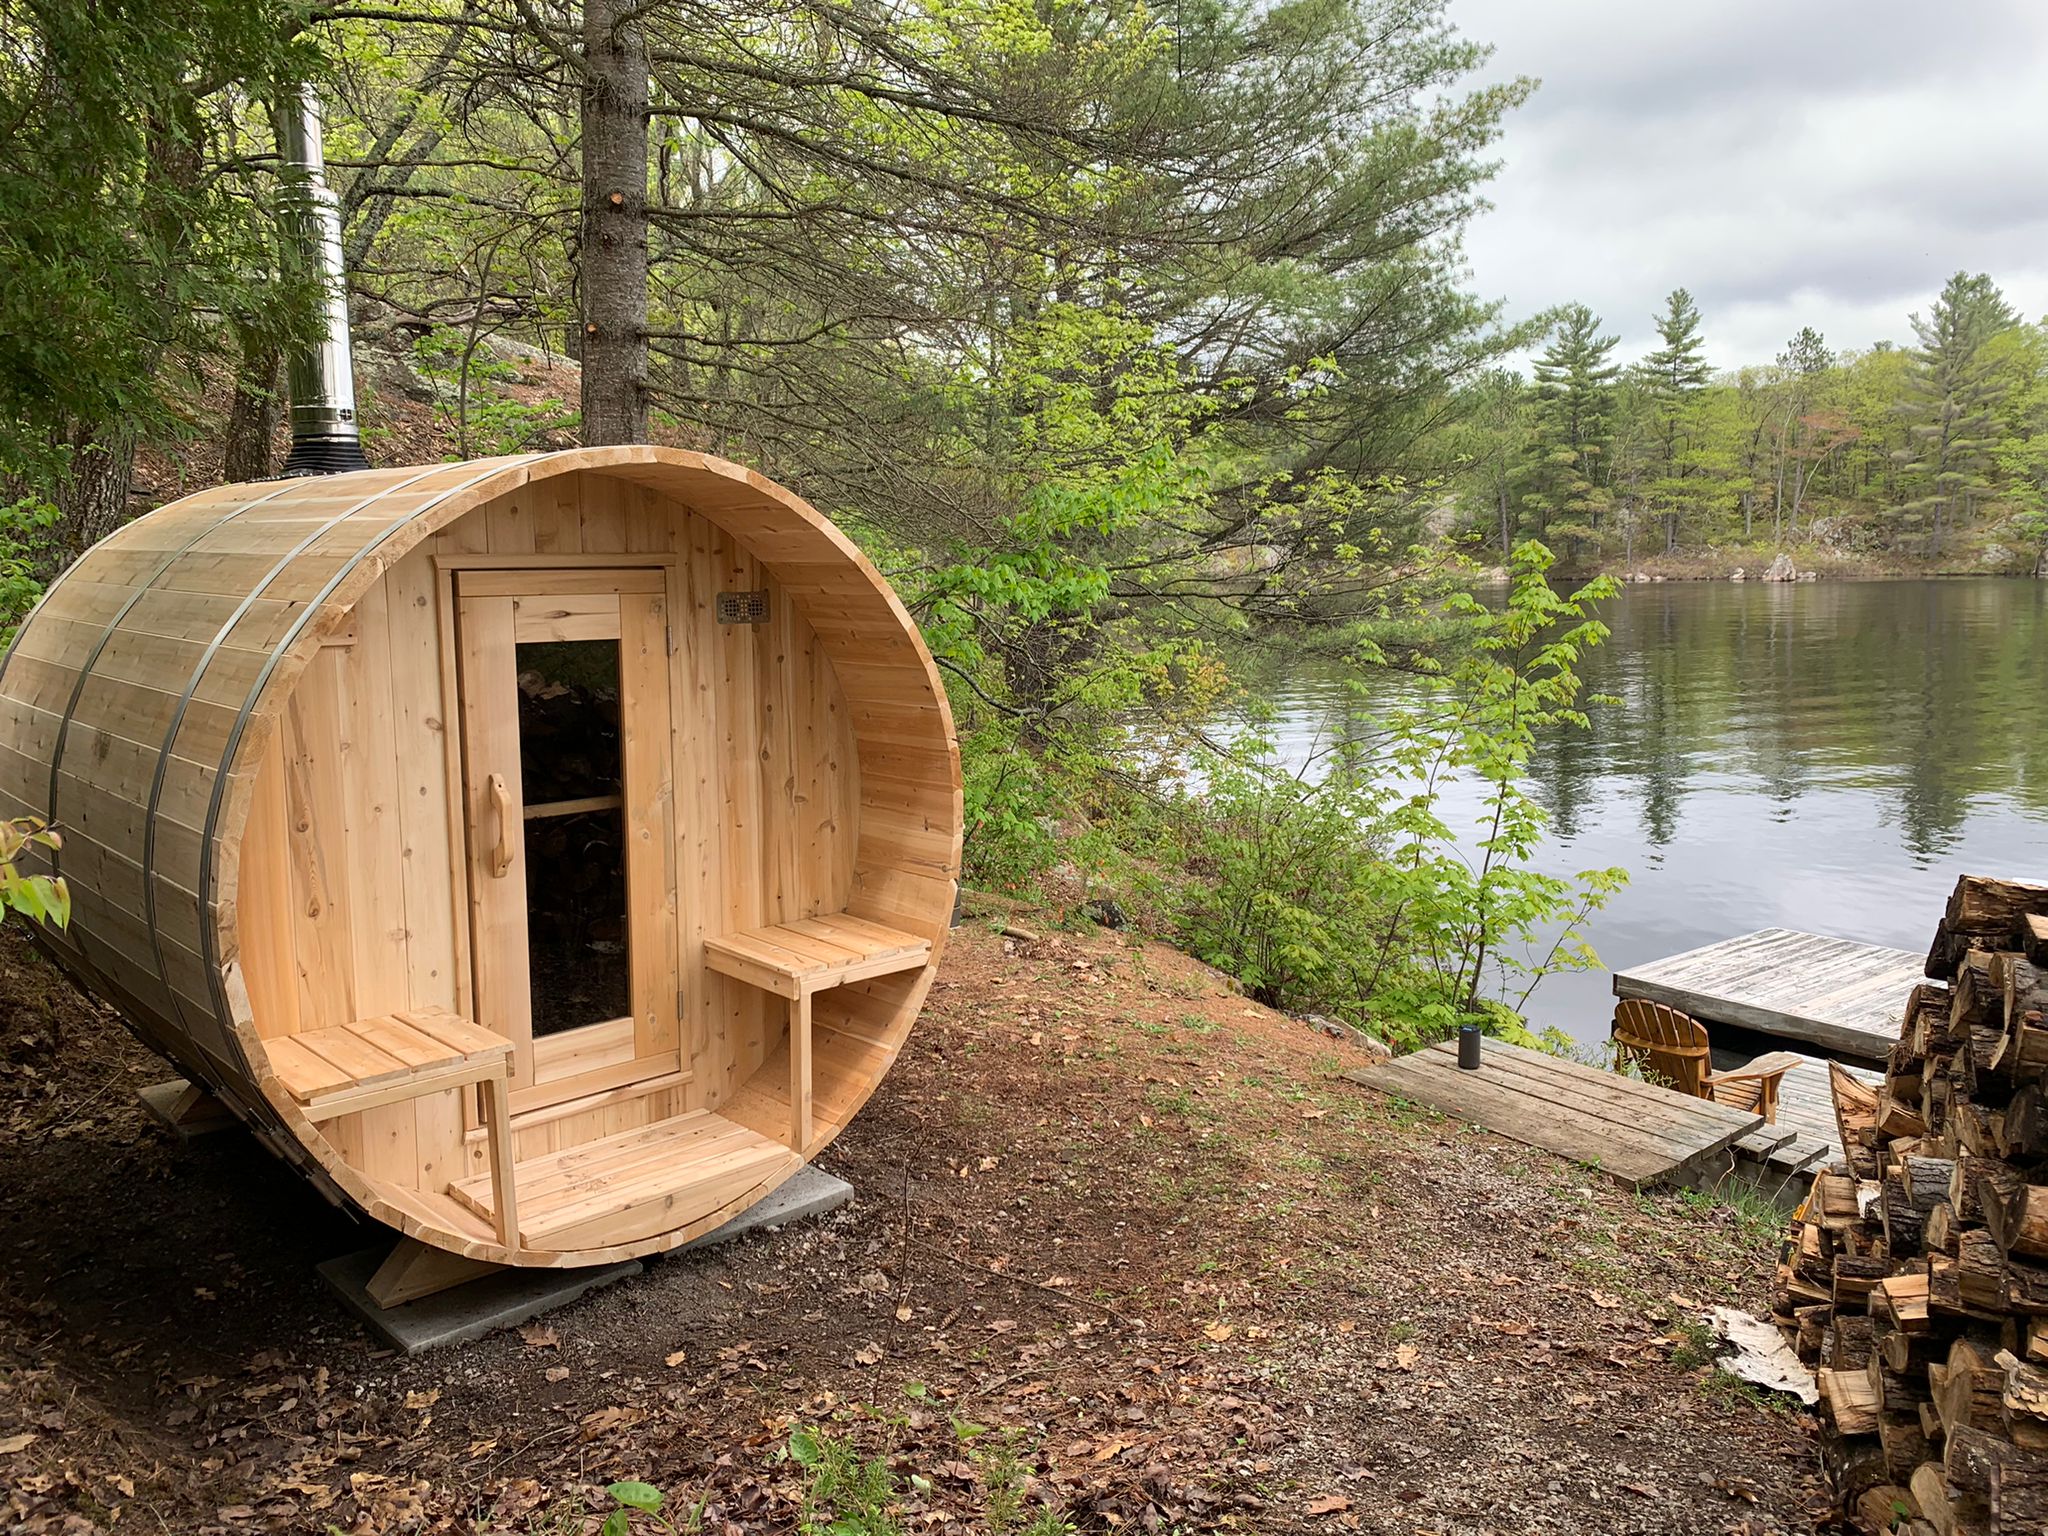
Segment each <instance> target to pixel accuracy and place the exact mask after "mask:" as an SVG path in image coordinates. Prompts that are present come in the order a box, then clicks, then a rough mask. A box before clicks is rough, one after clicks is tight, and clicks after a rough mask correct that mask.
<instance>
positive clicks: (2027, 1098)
mask: <svg viewBox="0 0 2048 1536" xmlns="http://www.w3.org/2000/svg"><path fill="white" fill-rule="evenodd" d="M2043 1154H2048V1093H2044V1092H2043V1090H2042V1088H2041V1085H2040V1084H2039V1083H2028V1084H2026V1085H2024V1086H2023V1087H2021V1088H2020V1089H2019V1090H2018V1091H2017V1092H2015V1093H2014V1094H2013V1096H2012V1102H2011V1103H2010V1104H2008V1105H2006V1107H2005V1114H2004V1115H2003V1116H2002V1117H2001V1118H2000V1121H1999V1125H1998V1155H1999V1156H2000V1157H2005V1158H2016V1159H2022V1160H2032V1159H2036V1158H2039V1157H2041V1156H2042V1155H2043Z"/></svg>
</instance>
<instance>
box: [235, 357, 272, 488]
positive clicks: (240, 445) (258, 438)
mask: <svg viewBox="0 0 2048 1536" xmlns="http://www.w3.org/2000/svg"><path fill="white" fill-rule="evenodd" d="M281 361H282V358H281V356H280V353H279V350H278V347H277V345H276V344H275V343H274V342H258V341H254V340H245V341H244V342H243V344H242V363H241V366H240V367H239V368H238V369H236V370H235V396H234V399H233V401H232V402H231V403H230V404H229V406H228V430H227V441H226V443H225V444H224V447H225V450H226V451H225V454H224V455H223V458H222V461H221V478H222V479H224V480H230V481H234V480H268V479H269V478H270V477H271V476H272V475H274V474H275V473H277V469H276V466H275V465H274V464H273V463H272V459H273V458H274V454H273V452H272V444H274V443H275V442H276V440H277V419H278V416H279V414H280V413H281V410H282V407H283V403H284V401H283V396H282V395H280V394H279V393H278V388H277V370H278V364H279V363H280V362H281Z"/></svg>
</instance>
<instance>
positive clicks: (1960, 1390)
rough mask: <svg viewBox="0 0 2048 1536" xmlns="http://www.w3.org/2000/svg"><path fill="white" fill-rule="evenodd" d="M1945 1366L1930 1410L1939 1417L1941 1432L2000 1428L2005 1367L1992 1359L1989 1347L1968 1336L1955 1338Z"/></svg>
mask: <svg viewBox="0 0 2048 1536" xmlns="http://www.w3.org/2000/svg"><path fill="white" fill-rule="evenodd" d="M1945 1366H1946V1368H1945V1370H1944V1371H1943V1373H1942V1376H1941V1384H1940V1386H1938V1387H1936V1388H1935V1389H1934V1392H1933V1398H1934V1411H1935V1412H1936V1413H1937V1414H1938V1415H1940V1417H1941V1427H1942V1430H1943V1432H1944V1434H1945V1435H1947V1436H1953V1435H1954V1434H1955V1432H1956V1431H1957V1430H1958V1429H1983V1430H1989V1431H1997V1432H2002V1429H2003V1426H2004V1423H2005V1370H2004V1368H2003V1367H2002V1366H2000V1365H1998V1364H1997V1363H1996V1362H1995V1361H1994V1359H1993V1358H1992V1353H1991V1351H1989V1350H1987V1349H1985V1348H1983V1347H1982V1346H1981V1345H1978V1344H1974V1343H1972V1342H1971V1341H1970V1340H1968V1339H1957V1340H1956V1341H1955V1344H1954V1345H1953V1346H1952V1347H1951V1348H1950V1350H1949V1352H1948V1360H1947V1361H1946V1362H1945ZM1930 1379H1932V1377H1931V1373H1930Z"/></svg>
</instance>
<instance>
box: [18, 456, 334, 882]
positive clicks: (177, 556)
mask: <svg viewBox="0 0 2048 1536" xmlns="http://www.w3.org/2000/svg"><path fill="white" fill-rule="evenodd" d="M305 483H306V482H305V481H303V480H287V481H285V482H284V483H283V484H282V485H280V486H279V487H278V488H277V489H276V490H274V491H272V492H270V493H269V494H268V495H265V496H257V497H254V498H253V499H251V500H249V501H245V502H243V503H242V504H241V505H240V506H239V507H236V508H235V509H234V510H233V511H232V512H230V513H228V514H227V515H226V516H224V517H220V518H216V519H215V520H214V521H212V522H210V523H208V524H207V525H206V526H205V527H204V528H202V529H200V530H199V531H198V532H197V533H195V534H193V535H192V537H191V538H189V539H187V540H186V541H185V542H184V543H183V544H180V545H179V546H178V547H177V548H176V549H174V550H171V551H170V552H169V553H167V554H166V555H165V556H164V557H163V559H161V560H159V561H158V562H157V564H156V569H154V570H153V571H151V572H150V573H149V574H148V575H147V576H145V577H144V578H143V580H142V585H141V586H139V587H137V588H136V589H135V590H134V591H133V592H131V593H129V594H128V600H127V601H126V602H125V603H123V604H122V605H121V609H120V611H119V612H118V613H116V614H115V615H114V616H113V617H112V618H111V619H109V620H107V627H106V628H105V629H103V630H101V631H100V637H99V639H98V640H96V641H95V642H94V643H93V648H92V654H91V655H89V656H87V657H86V658H85V665H84V666H83V667H81V668H80V669H79V672H78V681H77V682H75V683H73V684H72V686H71V697H70V698H68V699H66V700H65V701H64V717H63V718H62V719H61V720H59V721H58V722H57V744H56V746H55V747H54V748H52V749H51V752H50V793H49V802H50V804H49V816H48V818H47V819H48V821H49V823H50V825H51V826H53V827H54V826H56V825H57V775H58V773H59V772H60V771H61V770H62V768H63V766H64V745H65V743H66V742H67V741H69V740H70V737H71V719H72V716H73V715H75V714H76V713H77V712H78V701H79V700H80V699H82V698H84V697H85V685H86V684H87V683H88V682H89V681H90V680H91V678H92V669H93V668H94V667H96V666H98V665H99V660H100V657H101V656H102V655H104V654H105V653H106V649H107V647H108V646H109V645H110V644H112V643H113V639H114V634H115V631H117V630H118V629H120V627H121V621H122V620H123V619H125V618H127V617H128V615H129V614H131V613H133V612H134V611H135V605H136V604H137V603H139V602H141V601H142V599H143V598H144V597H145V596H147V595H148V594H149V593H150V592H152V591H154V590H155V589H156V583H157V578H158V577H160V576H162V575H163V573H164V572H165V571H168V570H169V569H170V568H171V567H172V566H173V565H175V564H176V563H177V562H178V561H180V560H182V559H184V558H185V556H186V555H188V554H190V553H191V552H192V550H193V548H194V546H196V545H197V544H198V543H199V542H200V541H201V540H202V539H205V538H208V537H210V536H211V535H213V534H215V533H217V532H219V531H220V530H221V529H223V528H225V527H226V526H227V525H228V524H229V523H232V522H233V521H234V520H235V519H236V518H238V517H240V516H241V515H242V514H243V513H244V512H247V511H248V510H249V509H250V508H252V507H260V506H262V505H263V504H264V503H265V502H268V501H275V500H277V498H278V497H280V496H283V495H285V494H286V493H288V492H290V491H295V490H297V489H299V487H301V486H303V485H304V484H305ZM84 559H85V556H83V555H81V556H79V558H78V559H77V560H74V561H72V563H71V564H70V565H69V566H67V567H66V568H65V571H64V574H65V575H66V576H69V575H70V574H71V573H72V572H73V571H75V570H77V569H78V567H79V566H80V565H81V564H82V563H83V562H84ZM60 579H61V578H60ZM56 590H57V588H56V585H55V584H53V585H52V586H51V588H50V591H52V592H54V591H56ZM44 595H45V597H46V598H47V596H48V594H47V593H46V594H44ZM37 606H38V607H39V608H40V607H41V604H38V605H37ZM30 617H31V618H33V615H31V616H30ZM27 628H28V624H27V623H26V622H24V623H23V625H22V629H23V630H24V631H25V630H27ZM7 658H8V660H9V661H11V660H13V659H14V653H13V651H12V650H11V649H10V650H9V651H8V653H7ZM4 673H5V663H0V676H4ZM63 856H64V853H63V849H61V848H52V849H51V850H50V873H51V874H53V875H55V874H60V873H62V867H61V866H62V860H63Z"/></svg>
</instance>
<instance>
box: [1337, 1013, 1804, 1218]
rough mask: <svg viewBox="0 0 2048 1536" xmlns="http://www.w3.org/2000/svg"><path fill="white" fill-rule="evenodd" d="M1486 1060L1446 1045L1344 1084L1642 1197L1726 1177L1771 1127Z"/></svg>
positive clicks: (1568, 1074) (1667, 1095)
mask: <svg viewBox="0 0 2048 1536" xmlns="http://www.w3.org/2000/svg"><path fill="white" fill-rule="evenodd" d="M1482 1052H1483V1054H1482V1057H1481V1059H1482V1062H1483V1065H1482V1066H1481V1068H1480V1070H1479V1071H1477V1072H1463V1071H1460V1070H1459V1068H1458V1050H1457V1046H1456V1045H1455V1044H1452V1043H1450V1042H1448V1041H1447V1042H1445V1043H1443V1044H1441V1045H1433V1046H1430V1047H1429V1048H1428V1049H1426V1050H1421V1051H1415V1052H1412V1053H1411V1054H1409V1055H1407V1056H1397V1057H1395V1058H1394V1060H1392V1061H1389V1062H1383V1063H1382V1064H1380V1065H1379V1066H1376V1067H1368V1068H1364V1069H1362V1070H1359V1071H1356V1072H1349V1073H1346V1074H1345V1075H1346V1076H1347V1077H1349V1078H1350V1079H1351V1080H1352V1081H1353V1082H1357V1083H1363V1084H1364V1085H1365V1086H1367V1087H1369V1088H1378V1089H1380V1090H1382V1091H1384V1092H1386V1093H1390V1094H1396V1095H1398V1096H1399V1097H1401V1098H1404V1099H1411V1100H1413V1101H1414V1102H1416V1103H1418V1104H1426V1105H1428V1106H1429V1107H1430V1108H1432V1109H1437V1110H1441V1111H1443V1112H1444V1113H1445V1114H1448V1115H1455V1116H1457V1117H1458V1118H1459V1119H1461V1120H1469V1121H1471V1122H1472V1123H1473V1124H1474V1125H1478V1126H1483V1127H1484V1128H1485V1129H1487V1130H1489V1131H1495V1132H1498V1133H1499V1134H1500V1135H1502V1136H1506V1137H1509V1138H1510V1139H1512V1140H1515V1141H1519V1142H1522V1143H1524V1144H1525V1145H1527V1146H1532V1147H1541V1148H1542V1149H1543V1150H1544V1151H1546V1152H1555V1153H1557V1154H1558V1155H1559V1156H1561V1157H1569V1158H1572V1159H1574V1160H1576V1161H1578V1162H1581V1163H1590V1164H1594V1165H1597V1166H1598V1167H1599V1169H1600V1171H1601V1172H1602V1173H1605V1174H1606V1175H1608V1176H1609V1177H1610V1178H1613V1179H1615V1180H1618V1181H1619V1182H1621V1183H1623V1184H1625V1185H1628V1186H1629V1187H1630V1188H1637V1189H1640V1188H1643V1187H1645V1186H1648V1185H1652V1184H1688V1183H1692V1182H1694V1181H1695V1180H1697V1179H1699V1178H1701V1177H1713V1176H1716V1175H1718V1174H1719V1173H1721V1172H1724V1171H1725V1168H1726V1164H1727V1162H1728V1161H1729V1159H1730V1153H1729V1148H1730V1147H1732V1146H1733V1144H1734V1143H1735V1142H1737V1141H1738V1140H1741V1139H1742V1138H1744V1137H1747V1136H1749V1135H1751V1133H1753V1132H1756V1131H1758V1130H1760V1129H1761V1128H1762V1126H1763V1123H1764V1122H1763V1118H1762V1116H1760V1115H1751V1114H1743V1113H1741V1112H1739V1111H1736V1110H1732V1109H1728V1108H1725V1107H1723V1106H1722V1105H1719V1104H1710V1103H1708V1102H1706V1101H1705V1100H1703V1099H1693V1098H1687V1097H1685V1096H1684V1095H1682V1094H1677V1093H1673V1092H1671V1090H1669V1089H1668V1088H1659V1087H1655V1086H1654V1085H1652V1084H1649V1083H1643V1082H1638V1081H1636V1080H1635V1079H1633V1078H1627V1077H1621V1076H1619V1075H1617V1074H1616V1073H1613V1072H1603V1071H1600V1070H1599V1069H1597V1068H1594V1067H1588V1066H1582V1065H1580V1064H1579V1063H1578V1062H1575V1061H1565V1060H1563V1059H1562V1058H1560V1057H1556V1056H1546V1055H1544V1054H1543V1053H1542V1052H1541V1051H1530V1050H1524V1049H1523V1048H1522V1047H1520V1046H1516V1045H1508V1044H1505V1043H1503V1042H1502V1041H1499V1040H1487V1041H1485V1042H1483V1046H1482ZM1823 1091H1825V1089H1823Z"/></svg>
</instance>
